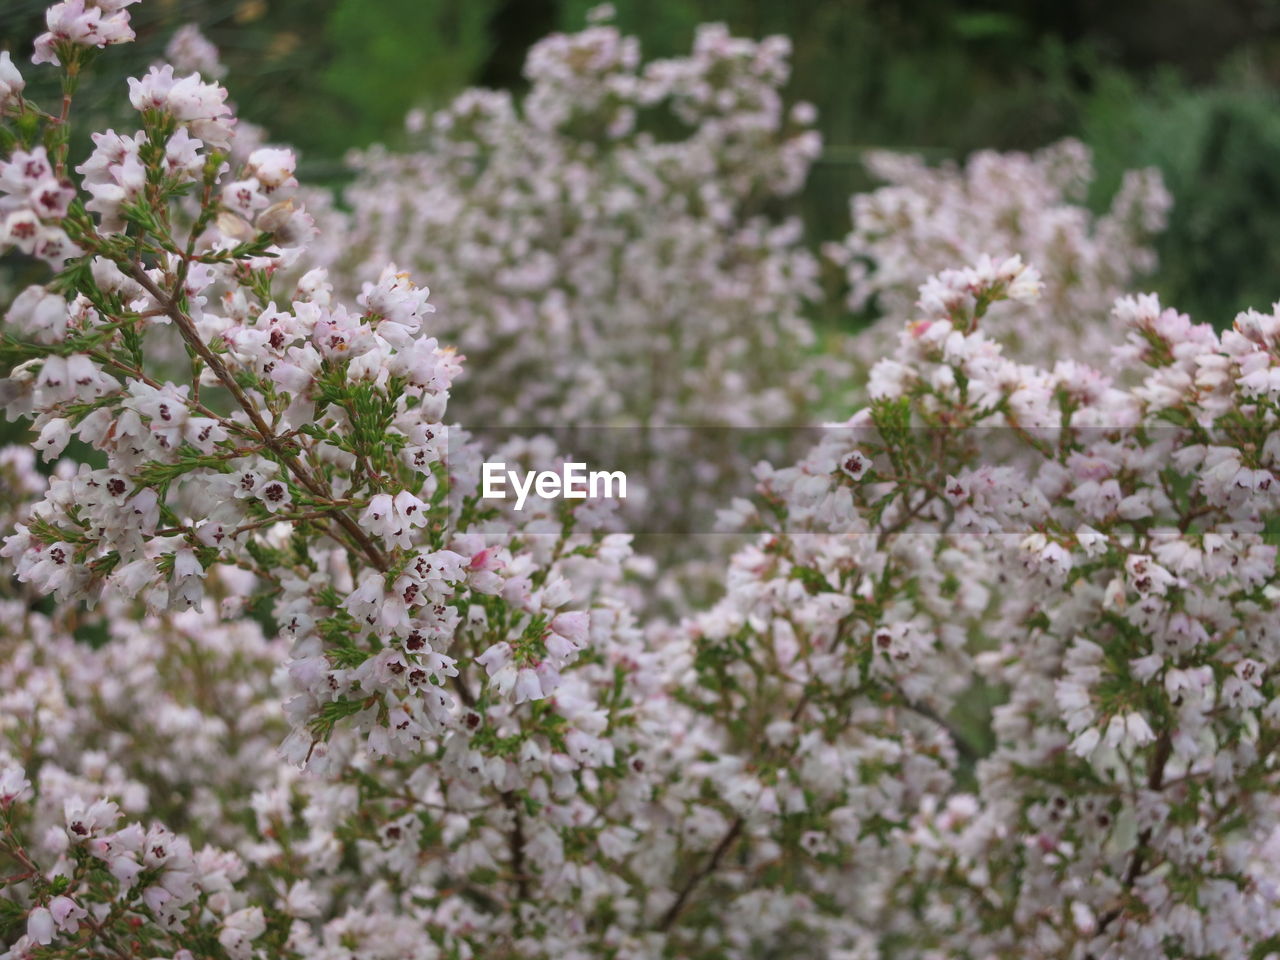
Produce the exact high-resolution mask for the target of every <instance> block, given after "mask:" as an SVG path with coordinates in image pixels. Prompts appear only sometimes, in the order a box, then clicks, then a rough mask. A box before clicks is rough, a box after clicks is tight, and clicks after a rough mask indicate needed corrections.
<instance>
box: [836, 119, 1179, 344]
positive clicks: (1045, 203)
mask: <svg viewBox="0 0 1280 960" xmlns="http://www.w3.org/2000/svg"><path fill="white" fill-rule="evenodd" d="M865 162H866V165H867V168H868V170H869V172H870V173H871V174H872V175H873V176H875V177H876V178H877V179H878V180H882V181H884V182H885V184H886V185H885V186H883V187H880V188H878V189H876V190H873V191H870V192H868V193H863V194H858V195H856V196H855V197H853V199H852V201H851V202H850V214H851V218H852V223H853V229H852V231H851V232H850V233H849V235H848V236H847V237H846V238H845V239H844V241H843V242H842V243H834V244H828V245H827V247H826V248H825V252H826V254H827V256H828V258H829V259H830V260H831V261H833V262H834V263H835V264H837V265H839V266H841V267H842V268H843V269H844V270H845V272H846V275H847V280H848V286H849V289H848V305H849V307H850V309H852V310H854V311H857V312H860V313H861V312H866V311H872V312H873V313H874V314H875V315H877V316H878V317H879V318H880V321H879V323H878V325H876V326H874V327H873V329H872V331H870V334H869V335H868V336H864V337H862V338H860V339H859V341H858V343H857V345H856V347H855V349H856V350H857V353H858V356H859V357H860V358H861V360H862V366H864V367H867V368H869V367H870V366H871V365H872V364H874V363H875V361H876V360H877V359H879V357H880V356H882V355H883V354H884V353H885V352H886V351H887V350H888V349H891V347H892V343H893V340H894V338H895V337H896V335H897V331H898V330H899V329H900V328H901V326H902V324H903V323H904V322H905V321H906V320H908V319H910V317H911V316H912V313H913V311H914V309H915V306H916V300H917V291H918V290H919V288H920V287H921V285H922V284H923V283H924V282H925V281H926V280H928V279H929V278H930V277H932V276H934V275H935V274H937V273H939V272H941V271H942V270H946V269H949V268H952V267H955V266H957V265H960V264H972V263H975V262H976V261H977V260H978V258H979V257H981V256H983V255H985V256H989V257H991V258H992V259H994V260H995V261H997V262H1000V261H1002V260H1004V259H1005V258H1007V257H1011V256H1015V255H1018V256H1021V257H1022V258H1023V259H1024V260H1026V261H1027V262H1029V263H1033V264H1035V265H1036V266H1037V268H1038V269H1039V271H1040V274H1041V281H1042V284H1043V290H1042V296H1041V298H1040V300H1039V303H1038V304H1037V305H1036V306H1035V307H1032V308H1029V309H1024V310H1021V311H1017V312H1007V311H1006V310H1005V309H1003V308H999V307H998V308H997V309H995V310H994V311H992V313H991V314H990V315H989V316H988V317H986V318H985V319H986V327H987V329H988V330H989V332H991V333H993V334H996V335H998V336H999V337H1000V339H1001V341H1002V342H1003V343H1005V344H1006V345H1007V347H1008V349H1009V350H1010V351H1012V353H1013V355H1014V356H1016V357H1017V358H1018V359H1020V360H1023V361H1026V362H1033V363H1038V364H1041V365H1051V364H1052V363H1053V362H1054V361H1055V360H1057V359H1058V358H1059V357H1063V356H1074V357H1098V356H1105V355H1107V354H1108V352H1109V351H1110V349H1111V347H1113V346H1115V345H1116V344H1117V343H1119V342H1121V341H1122V340H1123V338H1124V331H1123V330H1122V329H1120V328H1119V327H1118V325H1116V324H1114V323H1112V322H1111V320H1110V310H1111V304H1112V303H1113V302H1114V300H1115V299H1116V297H1118V296H1120V295H1122V294H1125V293H1129V292H1131V291H1132V290H1133V288H1134V285H1135V283H1136V282H1137V281H1138V280H1139V279H1140V278H1141V277H1143V276H1144V275H1147V274H1150V273H1151V272H1152V271H1153V270H1154V269H1155V265H1156V260H1155V253H1154V251H1153V250H1152V247H1151V242H1152V239H1153V237H1154V236H1155V235H1156V234H1157V233H1158V232H1159V231H1160V230H1162V229H1163V228H1164V225H1165V219H1166V216H1167V214H1168V210H1169V205H1170V198H1169V194H1168V193H1167V191H1166V190H1165V189H1164V185H1163V183H1162V181H1161V177H1160V172H1159V171H1158V170H1157V169H1155V168H1148V169H1143V170H1130V171H1127V172H1126V173H1125V174H1124V176H1123V179H1122V182H1121V184H1120V187H1119V189H1118V190H1117V191H1116V194H1115V196H1114V197H1113V198H1112V199H1111V204H1110V207H1109V209H1108V210H1107V211H1106V212H1105V213H1103V214H1102V215H1100V216H1095V215H1094V214H1093V213H1092V212H1091V211H1090V209H1089V207H1088V206H1086V205H1085V203H1084V200H1085V198H1086V195H1087V193H1088V190H1089V187H1090V184H1091V183H1092V182H1093V179H1094V173H1093V167H1092V156H1091V154H1090V151H1089V148H1088V147H1086V146H1085V145H1084V144H1082V143H1080V142H1078V141H1075V140H1064V141H1062V142H1060V143H1056V144H1054V145H1052V146H1049V147H1046V148H1045V149H1043V150H1040V151H1038V152H1036V153H1034V154H1025V153H1016V152H1010V153H997V152H995V151H992V150H983V151H979V152H977V153H975V154H973V155H972V156H970V157H969V158H968V160H967V161H965V163H964V164H963V166H959V165H956V164H950V163H949V164H943V165H940V166H929V165H928V164H926V163H925V162H924V161H923V160H922V159H921V158H919V157H916V156H911V155H908V154H900V153H893V152H890V151H883V150H877V151H871V152H869V153H868V154H867V155H866V158H865Z"/></svg>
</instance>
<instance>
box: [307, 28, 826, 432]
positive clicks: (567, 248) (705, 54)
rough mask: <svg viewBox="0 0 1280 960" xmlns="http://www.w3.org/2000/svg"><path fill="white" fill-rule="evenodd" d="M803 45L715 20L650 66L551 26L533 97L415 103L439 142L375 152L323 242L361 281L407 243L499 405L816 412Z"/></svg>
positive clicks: (596, 32) (339, 272) (755, 415)
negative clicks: (806, 232) (787, 98)
mask: <svg viewBox="0 0 1280 960" xmlns="http://www.w3.org/2000/svg"><path fill="white" fill-rule="evenodd" d="M788 51H789V46H788V44H787V41H786V40H785V38H782V37H772V38H769V39H767V40H764V41H761V42H759V43H756V42H753V41H749V40H743V39H738V38H734V37H731V36H729V34H728V33H727V32H726V30H725V29H724V28H723V27H721V26H707V27H703V28H702V29H701V30H700V31H699V32H698V35H697V39H696V41H695V43H694V48H693V51H692V53H691V54H690V55H688V56H686V57H680V58H676V59H671V60H656V61H653V62H650V63H647V64H642V63H641V61H640V51H639V48H638V46H637V43H636V41H635V39H634V38H631V37H625V36H623V35H622V34H620V33H619V32H618V30H617V29H616V28H614V27H612V26H609V25H597V26H593V27H591V28H589V29H587V30H585V31H583V32H581V33H577V34H572V35H556V36H553V37H550V38H548V39H546V40H544V41H543V42H541V43H539V44H538V45H536V46H535V47H534V48H533V49H532V51H530V53H529V57H528V61H527V63H526V67H525V73H526V76H527V78H528V80H529V83H530V85H531V87H530V90H529V92H528V93H527V94H526V95H525V96H524V97H523V98H522V99H521V100H520V101H519V102H516V101H515V100H514V99H513V98H512V97H511V96H510V95H509V94H507V93H499V92H491V91H481V90H473V91H468V92H467V93H465V94H463V95H461V96H460V97H459V98H458V99H456V100H455V101H454V102H453V103H452V104H451V105H450V106H448V107H446V108H445V109H443V110H441V111H440V112H438V113H436V114H434V115H431V116H423V115H417V116H415V117H411V118H410V119H411V123H412V125H413V126H415V127H420V133H419V134H418V135H419V137H420V138H421V141H422V142H421V145H420V146H419V148H417V149H415V150H413V151H412V152H409V153H404V154H391V153H387V152H385V151H383V150H381V149H375V150H372V151H369V152H367V153H364V154H362V155H358V156H357V157H356V158H355V163H356V167H357V170H358V171H359V174H358V176H357V179H356V182H355V183H354V184H353V185H352V186H351V187H350V188H348V190H347V191H346V193H345V200H346V203H347V204H348V205H349V207H350V208H351V212H350V215H349V216H348V217H344V218H341V219H340V220H339V222H338V223H336V224H335V225H334V226H333V228H332V229H328V230H326V231H325V234H326V237H327V241H326V242H325V243H323V244H322V245H321V247H320V248H319V249H320V251H321V252H320V254H318V255H319V256H321V257H322V259H323V260H324V261H325V262H327V264H328V265H329V266H330V267H331V268H332V270H333V276H334V277H335V282H337V283H338V284H339V286H340V287H346V288H349V289H351V290H358V289H359V284H360V282H362V281H366V280H368V279H371V278H373V277H376V276H377V274H378V273H379V272H380V271H381V269H382V266H383V265H384V264H385V263H386V262H387V261H388V260H393V261H395V262H396V263H399V264H400V265H402V266H406V267H410V268H411V269H412V270H414V271H415V272H420V273H422V274H423V275H424V276H428V277H430V278H431V282H432V283H433V284H434V285H435V287H436V289H437V291H438V293H437V296H436V298H435V302H436V305H437V308H438V313H437V315H436V318H435V319H436V329H437V330H438V331H439V333H440V335H441V336H442V337H444V338H446V339H447V340H448V341H449V342H451V343H453V344H455V345H456V346H457V347H458V349H459V350H460V351H461V352H462V353H463V354H465V356H466V357H467V359H468V360H469V361H470V363H469V364H468V369H467V373H466V376H465V377H464V378H463V379H462V380H461V381H460V382H459V384H458V389H460V390H461V391H462V393H461V395H460V400H459V402H461V403H462V404H463V406H464V409H466V410H467V412H468V416H469V417H471V418H474V419H475V420H476V421H477V422H479V423H483V424H486V425H493V424H499V423H513V422H514V423H541V424H548V425H560V424H564V423H574V422H589V423H599V424H605V423H608V424H650V423H656V424H681V423H721V424H730V425H750V426H755V425H759V424H761V423H789V422H794V421H795V420H796V419H797V418H798V417H799V416H800V414H801V412H802V411H804V410H806V409H808V407H809V406H810V405H811V403H812V401H813V400H814V399H815V398H816V396H817V392H816V389H815V388H816V384H815V380H814V374H813V371H814V368H815V367H816V366H817V362H816V361H815V360H814V359H813V358H812V357H810V356H809V354H810V352H811V351H810V348H811V345H812V342H813V339H814V337H813V332H812V331H811V329H810V327H809V324H808V322H807V321H806V319H805V318H804V316H803V309H804V304H805V301H806V299H808V298H811V297H813V296H815V295H816V294H817V287H816V283H815V275H816V270H817V265H816V260H815V258H814V257H813V255H812V254H811V253H809V252H808V251H807V250H806V248H805V247H804V245H803V243H802V239H803V238H802V229H801V225H800V223H799V222H798V220H795V219H778V218H777V217H776V216H775V215H774V214H773V209H772V207H773V204H774V202H775V201H776V200H777V199H778V198H781V197H785V196H788V195H790V194H793V193H795V192H796V191H797V190H799V188H800V187H801V185H802V184H803V182H804V180H805V176H806V174H807V172H808V169H809V165H810V163H811V162H812V161H813V159H814V158H815V156H816V155H817V153H818V150H819V147H820V141H819V138H818V134H817V133H816V132H815V131H814V130H813V129H812V123H813V119H814V117H813V111H812V108H810V107H808V106H806V105H803V104H801V105H797V106H794V107H792V108H790V109H787V108H786V107H785V106H784V103H783V100H782V96H781V92H780V91H781V87H782V85H783V84H784V83H785V82H786V80H787V76H788V72H789V65H788V62H787V55H788ZM325 254H327V256H325Z"/></svg>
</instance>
